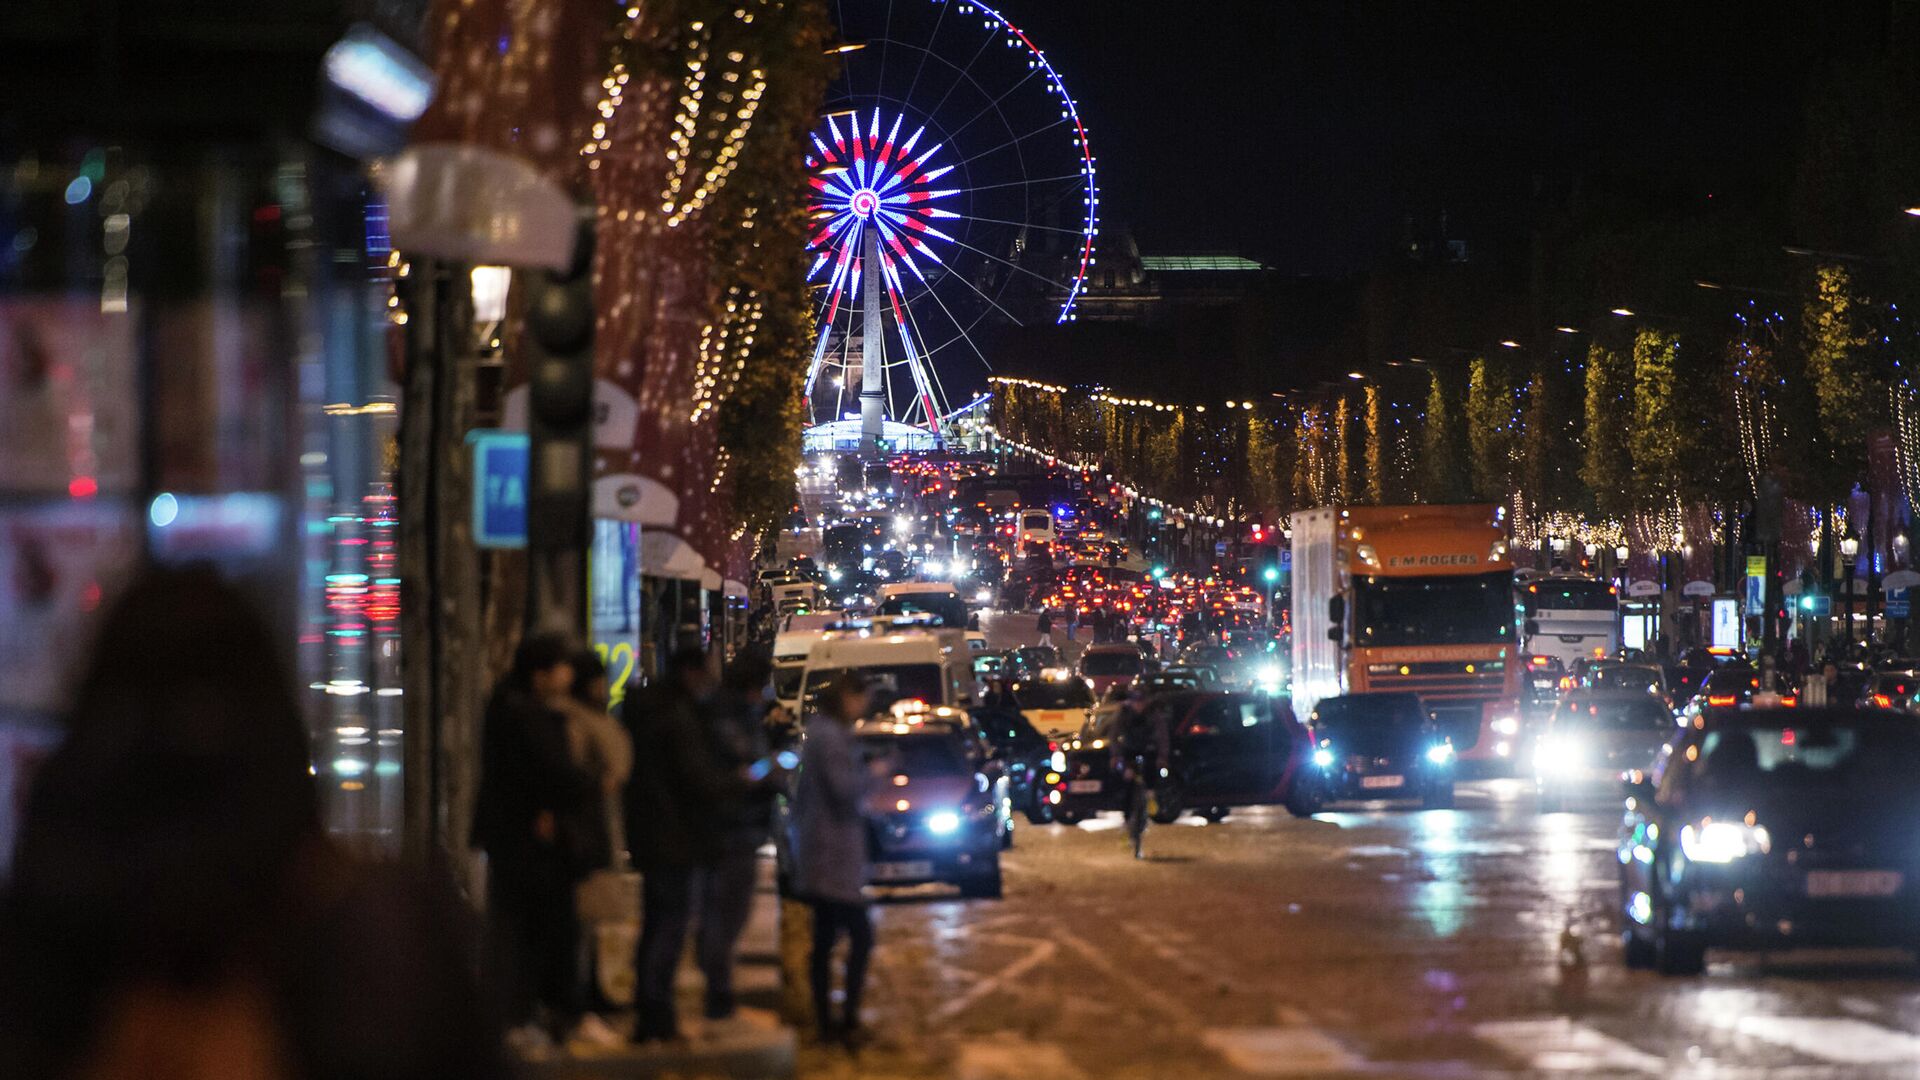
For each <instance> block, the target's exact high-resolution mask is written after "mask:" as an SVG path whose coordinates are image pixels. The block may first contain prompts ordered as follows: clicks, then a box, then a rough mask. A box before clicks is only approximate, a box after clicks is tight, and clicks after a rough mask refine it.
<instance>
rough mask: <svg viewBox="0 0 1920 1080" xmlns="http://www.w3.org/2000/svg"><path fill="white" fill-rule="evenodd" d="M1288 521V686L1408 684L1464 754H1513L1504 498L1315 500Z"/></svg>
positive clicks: (1512, 644)
mask: <svg viewBox="0 0 1920 1080" xmlns="http://www.w3.org/2000/svg"><path fill="white" fill-rule="evenodd" d="M1292 527H1293V575H1294V579H1293V613H1292V614H1293V631H1294V632H1293V693H1294V701H1295V708H1297V709H1299V710H1301V712H1302V713H1303V714H1305V713H1310V712H1311V711H1312V710H1313V708H1314V706H1315V705H1317V704H1318V703H1319V702H1320V701H1321V700H1322V699H1324V698H1330V697H1334V696H1336V695H1340V694H1359V693H1375V692H1411V693H1415V694H1418V695H1420V699H1421V701H1422V702H1423V703H1424V705H1425V707H1426V709H1427V710H1428V712H1429V713H1430V714H1431V715H1432V718H1433V721H1434V723H1435V724H1436V725H1437V726H1438V728H1439V730H1440V731H1441V732H1443V733H1444V734H1445V735H1446V737H1447V738H1448V740H1449V742H1450V743H1451V745H1452V746H1453V748H1454V751H1455V753H1457V754H1458V756H1459V759H1460V760H1461V761H1462V762H1463V763H1471V764H1475V765H1477V766H1478V767H1479V768H1481V769H1482V770H1483V771H1507V770H1509V769H1511V768H1512V763H1513V762H1514V760H1515V759H1516V758H1517V757H1518V756H1519V751H1520V745H1521V743H1520V738H1521V731H1520V716H1519V707H1518V706H1519V699H1520V687H1521V680H1522V677H1523V675H1524V674H1525V673H1524V671H1523V668H1524V665H1525V655H1524V653H1523V652H1522V650H1521V645H1520V640H1521V630H1522V620H1521V618H1520V616H1519V614H1518V611H1517V609H1516V606H1515V604H1514V592H1513V564H1512V562H1511V561H1510V560H1509V558H1508V556H1507V532H1506V515H1505V509H1504V508H1503V507H1499V506H1491V505H1469V506H1403V507H1394V506H1367V507H1325V508H1322V509H1318V510H1309V511H1304V512H1302V513H1299V514H1296V515H1294V517H1293V521H1292Z"/></svg>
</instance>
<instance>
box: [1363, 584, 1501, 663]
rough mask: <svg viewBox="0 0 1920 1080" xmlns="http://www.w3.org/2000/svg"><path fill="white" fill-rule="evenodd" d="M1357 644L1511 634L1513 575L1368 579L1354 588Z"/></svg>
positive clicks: (1465, 640) (1494, 638)
mask: <svg viewBox="0 0 1920 1080" xmlns="http://www.w3.org/2000/svg"><path fill="white" fill-rule="evenodd" d="M1353 597H1354V610H1353V638H1354V642H1355V643H1356V644H1359V645H1366V646H1373V647H1382V646H1394V645H1471V644H1484V643H1492V642H1505V641H1509V640H1511V639H1512V638H1513V631H1514V613H1513V575H1512V574H1510V573H1508V572H1506V571H1501V572H1499V573H1493V574H1475V575H1471V576H1462V577H1410V578H1386V577H1367V578H1361V579H1359V580H1357V581H1355V582H1354V586H1353Z"/></svg>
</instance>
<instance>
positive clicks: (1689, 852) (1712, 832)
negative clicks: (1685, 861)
mask: <svg viewBox="0 0 1920 1080" xmlns="http://www.w3.org/2000/svg"><path fill="white" fill-rule="evenodd" d="M1680 850H1681V851H1683V852H1685V853H1686V856H1687V858H1689V859H1692V860H1693V861H1694V862H1705V863H1729V862H1732V861H1733V860H1735V859H1739V858H1743V857H1745V856H1748V855H1765V854H1766V853H1767V852H1769V851H1771V850H1773V837H1771V836H1769V835H1767V830H1766V827H1765V826H1763V825H1748V824H1746V823H1744V822H1739V821H1702V822H1701V823H1699V824H1698V825H1688V826H1686V827H1685V828H1683V829H1681V830H1680Z"/></svg>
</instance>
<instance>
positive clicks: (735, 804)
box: [703, 687, 774, 852]
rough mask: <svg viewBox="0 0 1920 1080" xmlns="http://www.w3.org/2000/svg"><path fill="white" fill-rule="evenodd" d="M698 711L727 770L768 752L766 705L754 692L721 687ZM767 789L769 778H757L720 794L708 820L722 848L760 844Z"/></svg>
mask: <svg viewBox="0 0 1920 1080" xmlns="http://www.w3.org/2000/svg"><path fill="white" fill-rule="evenodd" d="M703 711H704V713H705V719H706V725H705V732H706V737H707V744H708V746H709V748H710V749H711V750H712V752H713V755H714V756H715V758H717V759H718V760H719V761H720V763H721V765H722V766H723V767H725V768H726V769H727V771H728V772H731V773H739V772H740V771H741V770H744V769H747V768H749V767H751V766H752V765H753V764H754V763H755V762H757V761H760V760H761V759H763V758H765V757H766V756H767V754H768V753H769V752H770V746H769V740H768V738H767V725H766V719H765V718H766V711H767V710H766V706H765V705H764V704H762V702H761V701H760V699H759V697H758V696H748V695H746V694H743V693H741V692H740V691H738V690H729V689H726V688H725V687H722V688H721V689H720V690H718V691H715V692H714V694H713V696H712V697H710V698H708V699H707V701H706V704H705V708H704V710H703ZM773 793H774V787H773V785H772V784H771V783H757V784H754V785H753V786H752V787H750V788H744V789H741V790H740V791H738V792H736V793H734V794H731V795H726V796H723V797H721V799H720V800H719V803H718V805H717V806H716V807H715V809H714V824H715V825H716V826H717V828H718V830H719V840H720V844H721V846H722V847H723V848H724V849H726V850H728V851H736V852H737V851H743V850H744V851H752V850H754V849H756V848H758V847H759V846H760V845H761V844H764V843H766V840H767V832H768V828H769V825H770V823H771V822H772V819H773Z"/></svg>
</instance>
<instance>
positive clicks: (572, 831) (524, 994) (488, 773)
mask: <svg viewBox="0 0 1920 1080" xmlns="http://www.w3.org/2000/svg"><path fill="white" fill-rule="evenodd" d="M573 655H574V649H573V644H572V642H571V641H569V640H568V639H567V637H566V636H565V635H563V634H534V635H530V636H528V637H527V638H525V639H524V640H522V641H521V642H520V647H519V648H518V649H517V650H515V652H514V657H513V668H512V670H510V671H509V672H508V673H507V675H506V676H505V677H504V678H503V679H501V681H500V685H499V686H497V687H495V689H494V692H493V695H492V697H491V698H490V699H489V700H488V702H487V710H486V715H485V718H484V721H483V725H484V726H483V730H482V742H481V748H480V791H479V793H478V795H477V796H476V798H475V802H474V816H473V832H472V843H473V846H475V847H477V848H480V849H481V850H483V851H485V852H486V853H487V915H488V920H489V922H490V924H491V938H492V941H493V945H494V963H495V965H496V967H497V969H498V973H499V976H500V977H501V978H502V979H503V980H504V983H505V987H506V1015H507V1019H508V1022H509V1024H510V1025H512V1027H513V1031H512V1032H510V1037H511V1038H512V1039H513V1041H514V1042H515V1043H516V1044H517V1045H519V1046H520V1047H521V1048H522V1049H527V1050H533V1049H543V1048H545V1047H546V1046H547V1045H549V1044H550V1043H552V1042H554V1041H558V1040H561V1039H565V1038H566V1037H567V1035H568V1034H569V1033H570V1032H571V1030H572V1026H573V1024H574V1022H575V1021H576V1020H578V1019H579V1018H580V1014H581V1012H582V1007H581V1004H580V995H579V980H578V979H577V978H576V977H575V969H576V967H577V964H576V958H577V956H578V954H579V947H580V920H579V917H578V915H577V913H576V910H575V907H574V895H573V891H574V886H575V885H576V884H578V883H579V881H580V880H581V878H583V877H584V876H585V875H586V872H587V869H588V865H589V863H590V862H591V855H590V848H591V840H590V834H591V832H592V831H593V830H592V825H591V819H592V807H593V794H594V784H593V781H592V780H591V779H590V778H589V777H588V775H587V773H586V771H585V770H584V769H581V768H580V767H579V766H577V765H575V764H574V760H573V756H572V754H571V753H570V752H569V749H568V745H567V720H566V717H565V716H563V715H562V714H561V712H560V711H559V709H557V708H556V707H555V702H557V701H559V700H562V699H564V698H565V697H566V696H567V694H568V692H569V691H570V690H571V689H572V686H573V678H574V669H573ZM542 1013H544V1014H545V1015H544V1017H542V1015H541V1014H542Z"/></svg>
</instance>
